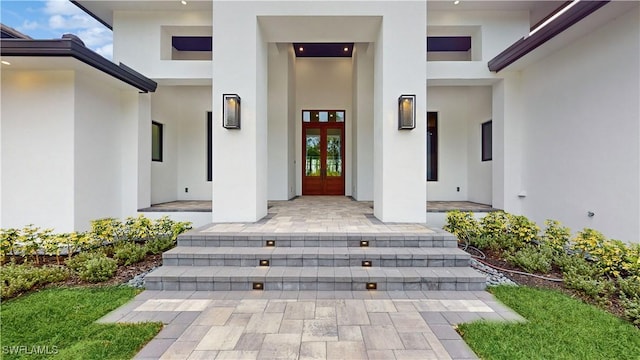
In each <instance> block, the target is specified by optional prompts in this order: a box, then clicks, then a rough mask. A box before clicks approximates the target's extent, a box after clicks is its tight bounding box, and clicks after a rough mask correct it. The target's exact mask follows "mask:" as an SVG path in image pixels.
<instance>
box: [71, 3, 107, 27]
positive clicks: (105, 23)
mask: <svg viewBox="0 0 640 360" xmlns="http://www.w3.org/2000/svg"><path fill="white" fill-rule="evenodd" d="M69 1H70V2H71V3H72V4H73V5H75V6H77V7H78V8H80V10H82V11H84V12H85V13H87V15H89V16H91V17H92V18H94V19H96V21H98V22H99V23H100V24H102V25H104V26H106V27H107V28H108V29H109V30H111V31H113V26H111V24H109V23H108V22H106V21H105V20H103V19H102V18H101V17H99V16H98V15H96V14H95V13H93V12H92V11H91V10H89V9H87V8H86V7H85V6H83V5H82V4H80V3H79V2H78V1H76V0H69Z"/></svg>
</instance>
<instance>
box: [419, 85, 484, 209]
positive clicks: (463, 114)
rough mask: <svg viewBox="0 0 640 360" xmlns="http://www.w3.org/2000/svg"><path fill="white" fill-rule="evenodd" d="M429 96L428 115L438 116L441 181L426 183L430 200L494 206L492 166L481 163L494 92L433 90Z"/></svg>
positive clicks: (468, 88)
mask: <svg viewBox="0 0 640 360" xmlns="http://www.w3.org/2000/svg"><path fill="white" fill-rule="evenodd" d="M428 92H429V96H428V98H427V104H428V105H427V106H428V111H433V112H437V113H438V124H437V126H438V181H428V182H427V199H428V200H431V201H474V202H478V203H482V204H491V195H492V189H491V184H492V176H491V170H492V162H491V161H485V162H483V161H481V143H482V141H481V140H482V139H481V124H482V123H483V122H485V121H488V120H491V116H492V113H491V101H492V100H491V97H492V92H491V88H490V87H488V86H432V87H429V89H428ZM425 176H426V175H425ZM458 187H459V188H460V191H457V188H458Z"/></svg>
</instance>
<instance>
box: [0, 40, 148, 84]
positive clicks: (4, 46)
mask: <svg viewBox="0 0 640 360" xmlns="http://www.w3.org/2000/svg"><path fill="white" fill-rule="evenodd" d="M0 54H2V56H33V57H65V56H67V57H73V58H75V59H77V60H79V61H82V62H83V63H85V64H87V65H89V66H91V67H94V68H96V69H97V70H100V71H102V72H104V73H105V74H108V75H110V76H113V77H114V78H116V79H118V80H121V81H123V82H125V83H127V84H129V85H131V86H133V87H135V88H137V89H139V90H140V91H142V92H154V91H155V90H156V88H157V86H158V84H157V83H156V82H155V81H153V80H151V79H149V78H147V77H146V76H144V75H142V74H140V73H139V72H137V71H135V70H133V69H131V68H130V67H128V66H126V65H124V64H122V63H120V64H119V65H116V64H114V63H113V62H111V61H110V60H108V59H105V58H104V57H102V56H100V55H98V54H97V53H95V52H93V51H92V50H90V49H88V48H87V47H85V46H84V45H83V44H82V43H80V42H78V41H76V40H73V39H55V40H24V39H2V42H1V44H0Z"/></svg>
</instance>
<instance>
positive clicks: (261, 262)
mask: <svg viewBox="0 0 640 360" xmlns="http://www.w3.org/2000/svg"><path fill="white" fill-rule="evenodd" d="M260 266H269V260H260Z"/></svg>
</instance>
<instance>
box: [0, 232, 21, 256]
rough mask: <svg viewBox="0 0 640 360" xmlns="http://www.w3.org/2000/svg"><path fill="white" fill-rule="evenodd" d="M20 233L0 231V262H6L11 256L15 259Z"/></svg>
mask: <svg viewBox="0 0 640 360" xmlns="http://www.w3.org/2000/svg"><path fill="white" fill-rule="evenodd" d="M19 237H20V231H19V230H18V229H0V261H2V262H4V259H5V257H6V256H9V255H11V258H14V257H15V255H16V251H17V248H16V247H17V244H16V242H17V241H18V238H19Z"/></svg>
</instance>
